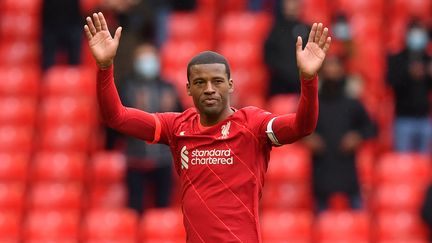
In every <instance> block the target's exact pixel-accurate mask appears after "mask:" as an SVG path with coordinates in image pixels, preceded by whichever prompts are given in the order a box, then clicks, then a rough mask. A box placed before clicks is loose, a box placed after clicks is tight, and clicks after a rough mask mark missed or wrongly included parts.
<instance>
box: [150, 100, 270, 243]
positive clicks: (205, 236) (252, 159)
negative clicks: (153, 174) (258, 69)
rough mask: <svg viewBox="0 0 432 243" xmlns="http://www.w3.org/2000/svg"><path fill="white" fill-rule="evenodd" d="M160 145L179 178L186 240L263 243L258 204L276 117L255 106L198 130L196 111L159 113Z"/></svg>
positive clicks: (191, 109)
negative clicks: (165, 146) (270, 128)
mask: <svg viewBox="0 0 432 243" xmlns="http://www.w3.org/2000/svg"><path fill="white" fill-rule="evenodd" d="M156 117H157V118H158V119H156V120H158V122H160V132H161V134H160V137H161V140H162V141H161V142H163V143H166V144H168V145H169V146H170V148H171V151H172V154H173V158H174V163H175V168H176V170H177V173H178V174H179V176H180V178H181V180H180V181H181V182H182V185H181V193H182V209H183V214H184V225H185V228H186V232H187V240H188V242H261V235H260V226H259V218H258V204H259V198H260V197H261V189H262V187H263V183H264V174H265V171H266V169H267V163H268V161H269V155H270V150H271V141H270V139H269V138H268V137H267V135H266V132H265V131H266V126H267V124H268V122H269V121H270V120H271V119H272V118H273V117H275V115H272V114H271V113H269V112H266V111H264V110H261V109H259V108H256V107H246V108H243V109H240V110H236V111H235V113H233V114H232V115H231V116H229V117H228V118H227V119H225V120H224V121H222V122H220V123H218V124H216V125H214V126H211V127H202V126H201V124H200V120H199V119H200V118H199V114H198V113H197V112H196V110H195V108H190V109H188V110H186V111H185V112H183V113H158V114H157V115H156Z"/></svg>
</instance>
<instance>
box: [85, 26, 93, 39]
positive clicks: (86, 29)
mask: <svg viewBox="0 0 432 243" xmlns="http://www.w3.org/2000/svg"><path fill="white" fill-rule="evenodd" d="M84 33H85V35H86V36H87V39H88V40H91V38H93V35H92V33H91V32H90V29H89V27H88V25H84Z"/></svg>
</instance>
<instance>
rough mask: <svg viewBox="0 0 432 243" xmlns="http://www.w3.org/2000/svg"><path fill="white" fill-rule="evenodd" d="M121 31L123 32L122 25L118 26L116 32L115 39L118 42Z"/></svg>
mask: <svg viewBox="0 0 432 243" xmlns="http://www.w3.org/2000/svg"><path fill="white" fill-rule="evenodd" d="M121 32H122V27H118V28H117V29H116V32H115V34H114V40H115V42H116V43H117V44H118V43H119V42H120V37H121Z"/></svg>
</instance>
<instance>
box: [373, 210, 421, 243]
mask: <svg viewBox="0 0 432 243" xmlns="http://www.w3.org/2000/svg"><path fill="white" fill-rule="evenodd" d="M376 220H377V221H376V222H377V225H376V235H377V238H378V239H379V240H380V241H379V242H383V241H386V240H387V241H391V242H394V241H393V240H399V241H401V242H409V241H408V240H409V239H419V240H421V239H423V240H426V239H427V229H426V227H425V225H424V224H423V222H422V220H421V219H420V216H419V214H417V213H409V212H403V211H398V212H382V213H378V214H377V216H376ZM405 240H406V241H405Z"/></svg>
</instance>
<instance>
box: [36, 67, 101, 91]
mask: <svg viewBox="0 0 432 243" xmlns="http://www.w3.org/2000/svg"><path fill="white" fill-rule="evenodd" d="M43 84H44V85H43V87H42V88H43V90H42V91H43V94H44V95H45V96H46V95H50V96H56V95H58V96H75V97H76V96H84V97H95V96H96V73H95V70H93V69H92V68H88V67H71V66H54V67H52V68H50V69H49V70H48V71H47V73H46V75H45V77H44V82H43Z"/></svg>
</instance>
